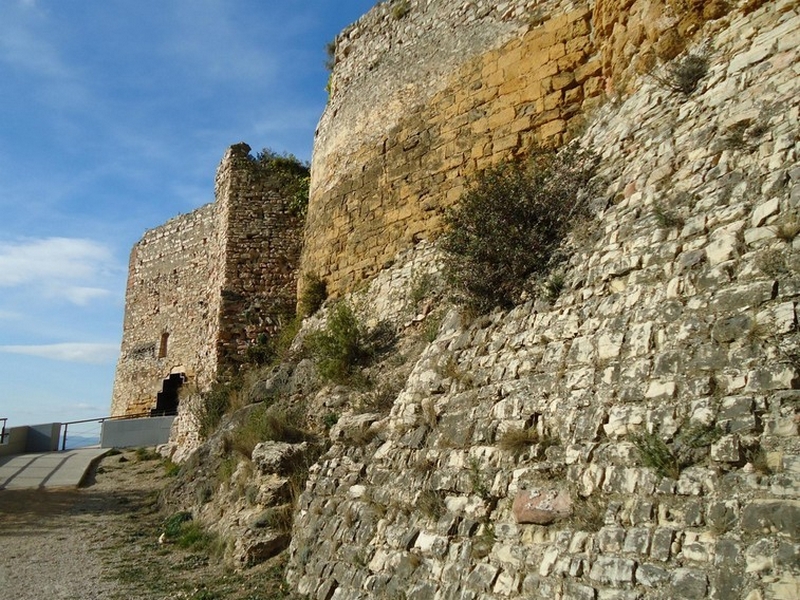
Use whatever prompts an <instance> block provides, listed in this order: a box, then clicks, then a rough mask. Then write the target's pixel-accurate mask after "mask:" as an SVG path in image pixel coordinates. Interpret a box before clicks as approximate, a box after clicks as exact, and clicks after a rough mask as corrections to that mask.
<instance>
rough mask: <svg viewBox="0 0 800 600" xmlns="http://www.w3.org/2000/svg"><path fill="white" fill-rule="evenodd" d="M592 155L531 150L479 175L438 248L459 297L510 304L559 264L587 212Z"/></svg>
mask: <svg viewBox="0 0 800 600" xmlns="http://www.w3.org/2000/svg"><path fill="white" fill-rule="evenodd" d="M595 164H596V160H595V157H594V155H593V154H592V153H591V152H589V151H585V150H582V149H579V148H577V147H576V146H568V147H565V148H563V149H562V150H561V151H560V152H557V151H556V150H554V149H550V148H544V147H541V146H536V147H534V148H533V149H532V150H531V152H530V153H529V155H528V157H527V159H525V160H514V161H510V162H504V163H501V164H499V165H497V166H495V167H492V168H490V169H487V170H486V171H484V172H483V173H482V174H481V175H479V176H478V177H477V178H476V179H475V180H474V181H473V182H472V185H471V186H470V188H469V190H468V191H467V192H466V193H465V194H464V196H463V197H462V198H461V200H460V202H459V203H458V204H457V205H456V206H455V207H454V208H453V209H452V210H451V211H449V212H448V213H447V214H446V216H445V227H446V229H445V233H444V235H443V236H442V239H441V247H442V248H443V249H444V250H445V252H446V260H445V266H446V272H447V276H448V280H449V281H450V283H451V285H453V286H454V287H455V293H456V296H457V297H459V299H460V300H462V301H463V302H465V303H466V304H467V305H468V306H470V307H471V308H473V309H476V310H477V311H479V312H487V311H489V310H491V309H492V308H494V307H495V306H500V307H503V308H509V307H511V306H513V305H515V304H517V303H519V302H520V301H521V299H522V298H523V297H524V292H526V291H527V292H531V291H533V289H532V285H531V281H532V278H534V277H535V278H538V279H539V280H543V279H544V277H545V276H546V275H547V273H548V272H549V271H550V270H551V269H552V268H553V267H554V266H555V265H556V264H557V263H558V262H559V256H558V249H559V247H560V246H561V243H562V242H563V241H564V239H565V237H566V236H567V234H568V233H569V231H570V230H571V229H572V227H573V226H575V225H576V224H577V223H579V222H580V221H582V220H584V219H585V218H587V217H588V213H589V211H588V204H587V203H586V202H585V197H586V196H587V195H588V194H589V193H591V189H590V180H591V178H592V176H593V174H594V170H595Z"/></svg>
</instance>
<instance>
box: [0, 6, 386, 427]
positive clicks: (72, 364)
mask: <svg viewBox="0 0 800 600" xmlns="http://www.w3.org/2000/svg"><path fill="white" fill-rule="evenodd" d="M374 4H375V1H374V0H347V1H337V2H333V1H322V0H319V1H317V0H306V1H303V2H298V1H294V0H287V1H278V0H160V1H158V2H155V1H151V0H0V417H8V418H9V425H22V424H33V423H40V422H48V421H67V420H77V419H83V418H92V417H95V416H97V417H99V416H104V415H106V414H108V412H109V409H110V402H111V388H112V385H113V378H114V368H115V364H116V359H117V355H118V352H119V344H120V339H121V334H122V313H123V307H124V296H125V282H126V273H127V262H128V255H129V252H130V249H131V247H132V246H133V244H134V243H135V242H136V241H137V240H138V239H139V238H140V237H141V236H142V234H143V233H144V232H145V231H146V230H147V229H150V228H152V227H156V226H158V225H160V224H162V223H164V222H165V221H166V220H168V219H169V218H171V217H173V216H176V215H178V214H181V213H187V212H190V211H192V210H194V209H195V208H197V207H199V206H201V205H203V204H206V203H207V202H210V201H212V200H213V193H214V191H213V188H214V173H215V170H216V167H217V164H218V163H219V161H220V159H221V158H222V154H223V152H224V151H225V149H226V148H227V147H228V146H229V145H231V144H234V143H237V142H240V141H245V142H247V143H248V144H250V146H251V147H252V148H253V150H254V151H257V150H260V149H262V148H264V147H269V148H271V149H273V150H276V151H278V152H291V153H293V154H295V155H296V156H298V157H300V158H302V159H304V160H308V159H310V156H311V146H312V143H313V135H314V128H315V127H316V124H317V121H318V119H319V116H320V114H321V113H322V110H323V108H324V106H325V102H326V93H325V89H324V88H325V84H326V81H327V72H326V70H325V66H324V63H325V59H326V54H325V46H326V44H327V43H328V42H329V41H331V40H332V39H333V38H334V37H335V36H336V34H337V33H339V32H340V31H341V30H342V29H343V28H344V27H346V26H347V25H348V24H350V23H352V22H353V21H355V20H356V19H358V18H359V17H360V16H361V15H362V14H364V13H365V12H366V11H368V10H369V9H370V8H371V7H372V6H373V5H374Z"/></svg>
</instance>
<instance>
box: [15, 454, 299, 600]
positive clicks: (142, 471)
mask: <svg viewBox="0 0 800 600" xmlns="http://www.w3.org/2000/svg"><path fill="white" fill-rule="evenodd" d="M142 458H148V459H149V458H152V457H148V456H145V455H144V454H143V453H141V452H140V453H139V454H138V457H137V453H135V452H132V451H130V452H125V453H123V454H121V455H114V456H108V457H106V458H104V459H103V460H102V462H101V463H100V464H99V466H98V468H97V472H96V473H95V475H94V476H93V477H92V478H91V480H90V482H89V485H88V486H87V487H84V488H82V489H78V490H54V491H38V490H37V491H27V490H24V491H17V490H3V491H0V597H2V598H9V599H10V598H14V599H15V600H41V599H42V598H47V599H48V600H61V599H69V600H78V599H80V600H95V599H97V600H118V599H119V600H122V599H125V600H158V599H161V598H164V599H167V598H169V599H181V598H182V599H186V600H215V599H217V598H236V599H242V600H245V599H246V600H259V599H261V598H263V599H266V598H284V597H288V596H287V595H285V594H284V592H283V591H282V581H281V579H282V578H281V567H282V565H281V564H280V562H279V561H278V562H276V563H272V564H269V565H263V566H261V567H259V568H257V569H252V570H250V571H247V572H245V573H242V574H236V573H230V572H226V570H225V569H224V567H223V566H222V565H221V564H220V563H219V560H218V559H215V558H211V557H210V554H209V550H208V549H204V550H203V551H187V550H181V549H179V548H177V547H175V546H173V545H169V544H166V545H161V544H159V543H158V537H159V535H160V533H161V531H162V526H163V522H164V517H165V515H163V514H160V513H159V512H158V508H157V502H156V497H157V493H158V491H159V490H160V489H161V488H163V487H164V485H165V484H166V483H167V481H168V477H167V475H166V471H165V469H164V465H163V463H162V462H161V461H160V460H142Z"/></svg>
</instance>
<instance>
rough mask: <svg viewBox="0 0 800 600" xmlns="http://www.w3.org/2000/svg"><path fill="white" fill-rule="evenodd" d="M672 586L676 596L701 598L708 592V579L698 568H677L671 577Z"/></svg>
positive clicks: (691, 599)
mask: <svg viewBox="0 0 800 600" xmlns="http://www.w3.org/2000/svg"><path fill="white" fill-rule="evenodd" d="M670 588H671V589H672V592H673V594H674V597H675V598H686V600H699V599H700V598H705V597H706V593H707V592H708V579H707V577H706V574H705V573H704V572H703V571H699V570H697V569H684V568H682V569H675V571H673V573H672V576H671V578H670Z"/></svg>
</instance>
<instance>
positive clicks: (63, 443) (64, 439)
mask: <svg viewBox="0 0 800 600" xmlns="http://www.w3.org/2000/svg"><path fill="white" fill-rule="evenodd" d="M67 427H69V423H64V438H63V439H62V442H61V451H62V452H63V451H64V450H66V449H67Z"/></svg>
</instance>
